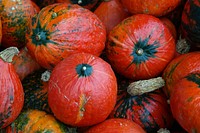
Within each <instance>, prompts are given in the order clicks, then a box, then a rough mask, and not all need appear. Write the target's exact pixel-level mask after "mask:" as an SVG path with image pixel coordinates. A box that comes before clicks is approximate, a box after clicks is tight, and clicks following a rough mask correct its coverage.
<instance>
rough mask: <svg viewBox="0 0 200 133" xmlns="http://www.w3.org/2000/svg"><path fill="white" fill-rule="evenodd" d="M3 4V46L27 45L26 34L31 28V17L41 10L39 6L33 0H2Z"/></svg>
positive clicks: (0, 7)
mask: <svg viewBox="0 0 200 133" xmlns="http://www.w3.org/2000/svg"><path fill="white" fill-rule="evenodd" d="M1 4H2V5H1V6H0V14H1V20H2V35H3V36H2V46H3V47H5V48H7V47H10V46H15V47H18V48H21V47H23V46H25V44H26V42H27V40H26V39H25V34H26V32H29V30H30V29H29V27H30V22H31V17H32V16H33V15H34V14H36V13H37V12H39V7H38V6H36V4H35V3H33V2H32V1H31V0H18V1H13V0H2V1H1Z"/></svg>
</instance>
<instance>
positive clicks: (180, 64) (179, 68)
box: [163, 52, 200, 97]
mask: <svg viewBox="0 0 200 133" xmlns="http://www.w3.org/2000/svg"><path fill="white" fill-rule="evenodd" d="M199 58H200V52H190V53H187V54H183V55H180V56H179V57H177V58H175V59H173V60H172V61H171V62H170V63H169V64H168V65H167V67H166V68H165V70H164V71H163V79H164V80H165V82H166V84H165V87H164V88H163V90H164V92H165V94H166V95H167V96H168V97H170V95H171V93H172V92H173V90H174V88H173V85H174V84H175V83H177V82H178V81H179V80H180V79H181V78H183V77H185V76H187V75H189V74H190V73H194V72H198V71H200V67H199V66H200V61H199Z"/></svg>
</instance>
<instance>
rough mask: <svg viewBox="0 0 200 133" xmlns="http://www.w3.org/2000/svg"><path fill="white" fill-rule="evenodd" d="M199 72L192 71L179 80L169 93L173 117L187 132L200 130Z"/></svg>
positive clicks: (192, 132)
mask: <svg viewBox="0 0 200 133" xmlns="http://www.w3.org/2000/svg"><path fill="white" fill-rule="evenodd" d="M199 102H200V74H199V72H198V73H192V74H189V75H187V76H186V77H184V78H183V79H181V80H179V81H178V82H177V83H176V84H175V85H174V91H173V92H172V93H171V97H170V106H171V110H172V113H173V116H174V118H175V119H176V120H177V121H178V123H179V124H180V125H181V126H182V127H183V128H184V129H185V130H186V131H187V132H188V133H199V132H200V121H199V115H200V112H199V110H200V105H199Z"/></svg>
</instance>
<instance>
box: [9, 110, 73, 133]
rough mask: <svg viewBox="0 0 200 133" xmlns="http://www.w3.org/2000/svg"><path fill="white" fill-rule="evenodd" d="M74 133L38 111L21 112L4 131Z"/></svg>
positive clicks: (19, 132) (50, 116) (10, 132)
mask: <svg viewBox="0 0 200 133" xmlns="http://www.w3.org/2000/svg"><path fill="white" fill-rule="evenodd" d="M69 132H73V133H76V129H75V128H69V127H67V126H66V125H64V124H63V123H61V122H59V121H58V120H56V119H55V117H54V116H53V115H51V114H47V113H46V112H45V111H39V110H25V111H22V112H21V113H20V115H19V117H18V118H17V119H16V120H15V121H14V122H13V123H12V124H11V125H10V126H8V127H7V129H6V133H69Z"/></svg>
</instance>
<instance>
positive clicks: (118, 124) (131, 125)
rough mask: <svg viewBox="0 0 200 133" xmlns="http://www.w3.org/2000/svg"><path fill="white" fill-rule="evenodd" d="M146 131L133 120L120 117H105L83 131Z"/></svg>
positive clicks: (138, 132)
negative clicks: (102, 120)
mask: <svg viewBox="0 0 200 133" xmlns="http://www.w3.org/2000/svg"><path fill="white" fill-rule="evenodd" d="M103 132H105V133H146V132H145V131H144V130H143V129H142V128H141V127H140V126H139V125H138V124H136V123H135V122H133V121H130V120H127V119H121V118H112V119H107V120H105V121H104V122H102V123H100V124H97V125H95V126H93V127H91V128H90V129H89V130H87V131H86V132H85V133H103Z"/></svg>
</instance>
